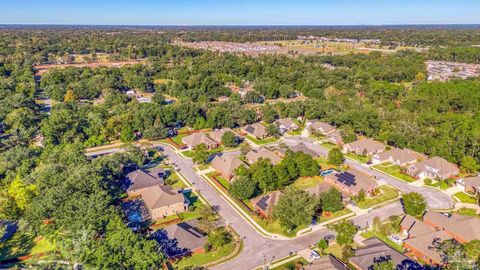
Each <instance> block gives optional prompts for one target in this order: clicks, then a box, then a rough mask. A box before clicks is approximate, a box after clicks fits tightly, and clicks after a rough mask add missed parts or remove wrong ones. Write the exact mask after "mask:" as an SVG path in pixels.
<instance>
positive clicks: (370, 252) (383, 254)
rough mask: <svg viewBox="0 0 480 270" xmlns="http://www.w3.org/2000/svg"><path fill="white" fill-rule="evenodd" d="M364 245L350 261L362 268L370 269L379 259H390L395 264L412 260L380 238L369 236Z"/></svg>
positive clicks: (364, 269) (363, 269)
mask: <svg viewBox="0 0 480 270" xmlns="http://www.w3.org/2000/svg"><path fill="white" fill-rule="evenodd" d="M363 243H364V244H365V246H364V247H359V248H357V249H356V250H355V256H354V257H352V258H350V261H351V262H352V263H353V264H355V265H356V266H358V267H360V269H362V270H370V269H371V267H372V265H374V264H375V262H376V261H377V260H382V259H390V260H392V262H393V263H394V265H400V264H402V263H404V262H405V261H411V260H410V259H409V258H408V257H407V256H405V255H403V254H401V253H400V252H398V251H396V250H394V249H393V248H391V247H389V246H388V245H387V244H385V243H384V242H382V241H381V240H379V239H378V238H374V237H372V238H368V239H367V240H365V241H364V242H363Z"/></svg>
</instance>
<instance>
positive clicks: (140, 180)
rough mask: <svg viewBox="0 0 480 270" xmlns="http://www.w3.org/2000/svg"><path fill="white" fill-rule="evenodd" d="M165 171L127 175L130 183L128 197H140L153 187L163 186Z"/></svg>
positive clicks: (143, 171)
mask: <svg viewBox="0 0 480 270" xmlns="http://www.w3.org/2000/svg"><path fill="white" fill-rule="evenodd" d="M164 174H165V171H164V170H163V169H162V168H155V169H150V170H142V169H139V170H136V171H133V172H131V173H129V174H127V179H128V182H129V185H128V188H127V194H128V196H131V197H133V196H140V195H141V194H142V192H144V191H145V190H147V189H148V188H151V187H153V186H158V185H163V184H164V183H165V181H164V180H163V178H164V176H165V175H164Z"/></svg>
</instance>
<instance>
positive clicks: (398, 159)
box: [372, 148, 427, 166]
mask: <svg viewBox="0 0 480 270" xmlns="http://www.w3.org/2000/svg"><path fill="white" fill-rule="evenodd" d="M424 159H427V156H426V155H424V154H421V153H418V152H415V151H413V150H410V149H407V148H404V149H401V148H392V149H390V150H387V151H385V152H381V153H377V154H375V155H373V157H372V163H373V164H378V163H384V162H391V163H393V164H395V165H398V166H407V165H410V164H413V163H415V162H417V161H418V160H424Z"/></svg>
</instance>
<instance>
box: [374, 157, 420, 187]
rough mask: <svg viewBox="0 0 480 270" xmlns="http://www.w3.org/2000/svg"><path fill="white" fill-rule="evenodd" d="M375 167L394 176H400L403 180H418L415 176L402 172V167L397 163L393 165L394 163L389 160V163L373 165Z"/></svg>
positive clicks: (409, 181)
mask: <svg viewBox="0 0 480 270" xmlns="http://www.w3.org/2000/svg"><path fill="white" fill-rule="evenodd" d="M373 168H375V169H377V170H379V171H382V172H384V173H387V174H390V175H392V176H395V177H396V178H399V179H400V180H403V181H405V182H408V183H411V182H415V181H417V179H415V178H413V177H412V176H410V175H407V174H403V173H401V172H400V167H399V166H397V165H393V164H392V163H388V162H387V163H382V164H377V165H375V166H373Z"/></svg>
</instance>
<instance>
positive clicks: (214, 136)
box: [210, 128, 235, 144]
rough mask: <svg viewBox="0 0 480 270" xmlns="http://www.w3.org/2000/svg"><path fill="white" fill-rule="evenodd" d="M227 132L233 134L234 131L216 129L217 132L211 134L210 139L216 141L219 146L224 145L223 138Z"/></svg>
mask: <svg viewBox="0 0 480 270" xmlns="http://www.w3.org/2000/svg"><path fill="white" fill-rule="evenodd" d="M227 131H229V132H233V130H231V129H230V128H222V129H216V130H214V131H212V132H210V138H211V139H212V140H214V141H215V142H216V143H217V144H221V143H222V136H223V134H225V132H227ZM234 134H235V133H234Z"/></svg>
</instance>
